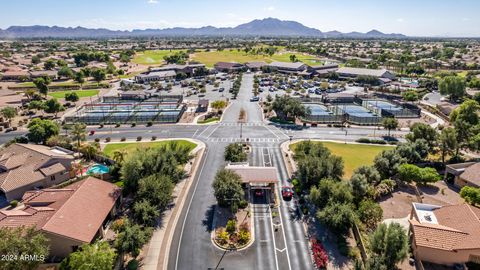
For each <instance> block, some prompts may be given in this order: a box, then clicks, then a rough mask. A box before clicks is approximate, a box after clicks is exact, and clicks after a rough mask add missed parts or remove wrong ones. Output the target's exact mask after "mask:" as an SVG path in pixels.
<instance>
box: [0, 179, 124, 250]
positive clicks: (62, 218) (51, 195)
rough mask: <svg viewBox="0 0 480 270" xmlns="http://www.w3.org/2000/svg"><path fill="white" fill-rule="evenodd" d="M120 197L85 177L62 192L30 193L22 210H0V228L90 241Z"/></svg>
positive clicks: (106, 185)
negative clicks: (24, 228)
mask: <svg viewBox="0 0 480 270" xmlns="http://www.w3.org/2000/svg"><path fill="white" fill-rule="evenodd" d="M119 196H120V188H118V187H117V186H115V185H114V184H112V183H109V182H106V181H103V180H99V179H97V178H94V177H89V178H87V179H85V180H82V181H80V182H76V183H73V184H71V185H69V186H67V187H65V188H62V189H43V190H40V191H30V192H27V193H25V195H24V196H23V200H22V202H23V204H24V205H25V208H24V209H21V210H3V211H0V226H5V227H17V226H36V228H37V229H38V230H41V231H44V232H50V233H53V234H56V235H61V236H64V237H68V238H71V239H75V240H78V241H82V242H86V243H87V242H88V243H89V242H91V241H92V240H93V238H94V237H95V235H96V233H97V231H98V229H99V228H100V227H101V226H102V223H103V221H104V220H105V218H106V217H107V216H108V214H109V213H110V211H111V210H112V208H113V206H114V204H115V201H116V200H117V198H118V197H119Z"/></svg>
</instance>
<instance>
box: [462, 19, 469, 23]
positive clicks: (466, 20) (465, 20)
mask: <svg viewBox="0 0 480 270" xmlns="http://www.w3.org/2000/svg"><path fill="white" fill-rule="evenodd" d="M462 21H464V22H468V21H470V18H462Z"/></svg>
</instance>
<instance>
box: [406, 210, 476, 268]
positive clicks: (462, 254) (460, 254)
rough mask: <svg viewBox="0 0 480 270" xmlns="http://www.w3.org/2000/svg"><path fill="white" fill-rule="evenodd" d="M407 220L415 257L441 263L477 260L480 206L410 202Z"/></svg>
mask: <svg viewBox="0 0 480 270" xmlns="http://www.w3.org/2000/svg"><path fill="white" fill-rule="evenodd" d="M409 221H410V234H411V239H412V250H413V254H414V256H415V258H416V259H417V260H421V261H426V262H431V263H435V264H442V265H453V264H463V263H466V262H469V261H476V262H478V261H480V208H477V207H474V206H471V205H468V204H460V205H449V206H437V205H430V204H421V203H413V206H412V212H411V214H410V220H409Z"/></svg>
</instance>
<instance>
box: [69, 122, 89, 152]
mask: <svg viewBox="0 0 480 270" xmlns="http://www.w3.org/2000/svg"><path fill="white" fill-rule="evenodd" d="M85 128H86V126H85V124H83V123H75V124H74V125H73V127H72V131H71V132H70V134H72V139H73V140H75V141H77V147H80V141H85V139H86V130H85Z"/></svg>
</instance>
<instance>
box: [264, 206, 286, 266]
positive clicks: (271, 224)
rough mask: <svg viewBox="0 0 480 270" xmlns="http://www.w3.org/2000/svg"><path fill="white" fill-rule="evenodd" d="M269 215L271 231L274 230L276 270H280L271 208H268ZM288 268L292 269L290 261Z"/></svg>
mask: <svg viewBox="0 0 480 270" xmlns="http://www.w3.org/2000/svg"><path fill="white" fill-rule="evenodd" d="M268 213H269V215H270V229H272V239H273V241H272V242H273V248H274V249H275V250H274V252H273V253H274V254H275V266H276V269H277V270H278V257H277V251H276V249H277V244H276V243H275V232H274V230H273V222H272V210H271V209H270V207H268ZM285 246H286V245H285ZM287 254H288V253H287ZM288 267H289V269H291V268H290V260H289V261H288Z"/></svg>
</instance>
